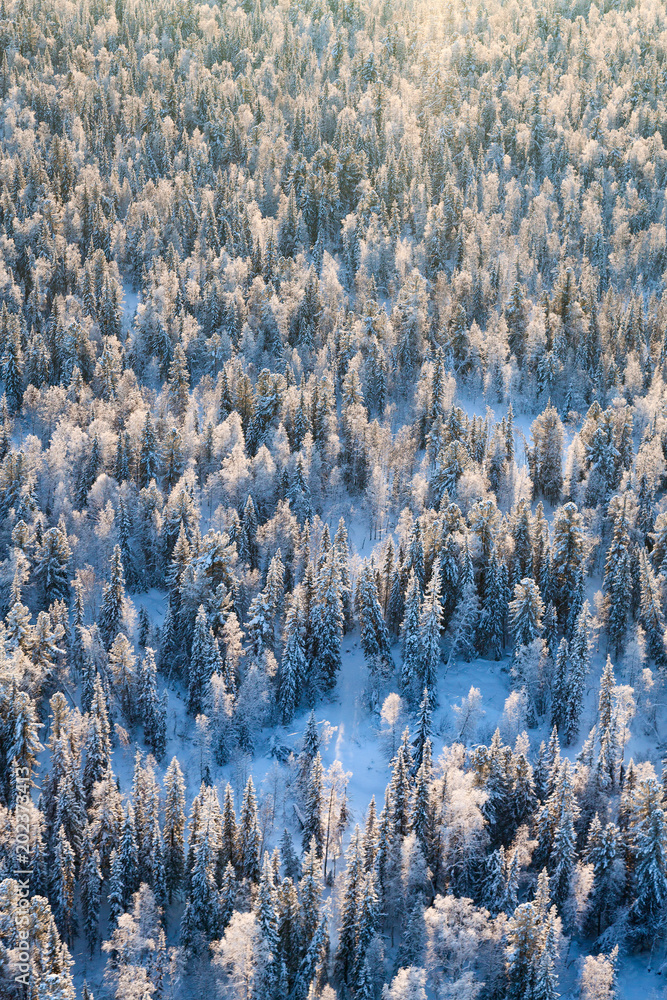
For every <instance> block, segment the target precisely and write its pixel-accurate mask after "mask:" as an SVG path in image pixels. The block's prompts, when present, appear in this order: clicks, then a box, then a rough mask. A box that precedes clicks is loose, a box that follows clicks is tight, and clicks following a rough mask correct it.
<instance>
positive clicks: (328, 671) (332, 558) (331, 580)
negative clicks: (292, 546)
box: [311, 549, 345, 691]
mask: <svg viewBox="0 0 667 1000" xmlns="http://www.w3.org/2000/svg"><path fill="white" fill-rule="evenodd" d="M311 619H312V621H313V625H314V632H315V635H316V637H317V683H318V685H319V686H320V687H321V688H322V690H324V691H331V690H332V689H333V688H334V687H335V684H336V680H337V677H338V672H339V670H340V666H341V655H340V643H341V637H342V634H343V626H344V621H345V619H344V612H343V600H342V589H341V584H340V579H339V571H338V567H337V562H336V555H335V552H334V550H333V549H331V550H330V551H329V553H328V555H327V556H326V559H325V561H324V565H323V566H322V567H321V568H320V570H319V573H318V577H317V584H316V588H315V599H314V602H313V607H312V610H311Z"/></svg>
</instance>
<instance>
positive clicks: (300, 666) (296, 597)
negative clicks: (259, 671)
mask: <svg viewBox="0 0 667 1000" xmlns="http://www.w3.org/2000/svg"><path fill="white" fill-rule="evenodd" d="M306 670H307V663H306V650H305V622H304V609H303V597H302V594H301V589H300V588H299V587H297V588H296V589H295V590H294V592H293V594H292V597H291V599H290V602H289V605H288V608H287V614H286V616H285V631H284V634H283V656H282V661H281V665H280V688H279V700H280V709H281V712H282V716H283V722H285V723H288V722H290V720H291V719H292V717H293V715H294V712H295V709H296V707H297V705H298V704H299V701H300V698H301V692H302V689H303V684H304V681H305V678H306Z"/></svg>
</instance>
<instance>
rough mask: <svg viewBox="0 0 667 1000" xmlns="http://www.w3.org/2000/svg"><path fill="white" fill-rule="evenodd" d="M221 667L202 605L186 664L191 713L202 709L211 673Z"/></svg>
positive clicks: (195, 713) (216, 645)
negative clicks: (188, 661)
mask: <svg viewBox="0 0 667 1000" xmlns="http://www.w3.org/2000/svg"><path fill="white" fill-rule="evenodd" d="M221 667H222V662H221V660H220V652H219V649H218V644H217V641H216V639H215V636H214V635H213V630H212V628H211V626H210V625H209V623H208V617H207V615H206V610H205V608H204V606H203V605H201V604H200V605H199V608H198V609H197V617H196V619H195V627H194V634H193V637H192V650H191V652H190V663H189V666H188V711H189V712H191V713H192V714H193V715H197V714H199V713H200V712H201V711H203V709H204V705H205V704H206V700H207V697H208V686H209V682H210V680H211V675H212V674H214V673H216V672H217V671H219V670H220V669H221Z"/></svg>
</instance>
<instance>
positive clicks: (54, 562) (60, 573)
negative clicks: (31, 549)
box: [33, 527, 72, 606]
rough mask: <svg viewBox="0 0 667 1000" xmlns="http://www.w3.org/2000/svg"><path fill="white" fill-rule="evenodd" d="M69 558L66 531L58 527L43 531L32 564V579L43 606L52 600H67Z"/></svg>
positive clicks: (68, 591)
mask: <svg viewBox="0 0 667 1000" xmlns="http://www.w3.org/2000/svg"><path fill="white" fill-rule="evenodd" d="M71 558H72V551H71V549H70V546H69V543H68V541H67V532H66V531H63V530H62V528H60V527H55V528H49V530H48V531H45V532H44V537H43V538H42V544H41V545H40V546H39V548H38V549H37V552H36V553H35V562H34V566H33V579H34V580H35V582H36V583H37V584H38V585H39V587H40V590H41V595H42V599H43V601H44V605H45V606H47V605H49V604H50V603H51V602H52V601H58V600H64V601H68V600H69V595H70V585H69V576H70V574H69V566H70V561H71Z"/></svg>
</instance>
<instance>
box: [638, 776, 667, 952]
mask: <svg viewBox="0 0 667 1000" xmlns="http://www.w3.org/2000/svg"><path fill="white" fill-rule="evenodd" d="M631 849H632V853H633V855H634V862H635V864H634V880H633V881H634V892H633V895H634V900H633V903H632V907H631V911H630V916H631V920H632V925H633V936H634V937H635V938H636V940H637V941H638V942H639V943H640V944H642V945H645V946H646V945H650V944H652V943H653V942H654V940H655V936H656V934H658V933H659V931H660V929H661V928H662V927H663V926H664V923H665V919H666V916H667V911H666V908H667V823H666V822H665V813H664V810H663V808H662V797H661V791H660V786H659V784H658V782H657V781H655V780H654V779H651V778H649V779H648V780H646V781H641V782H640V783H639V786H638V788H637V793H636V798H635V804H634V822H633V825H632V848H631Z"/></svg>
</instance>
